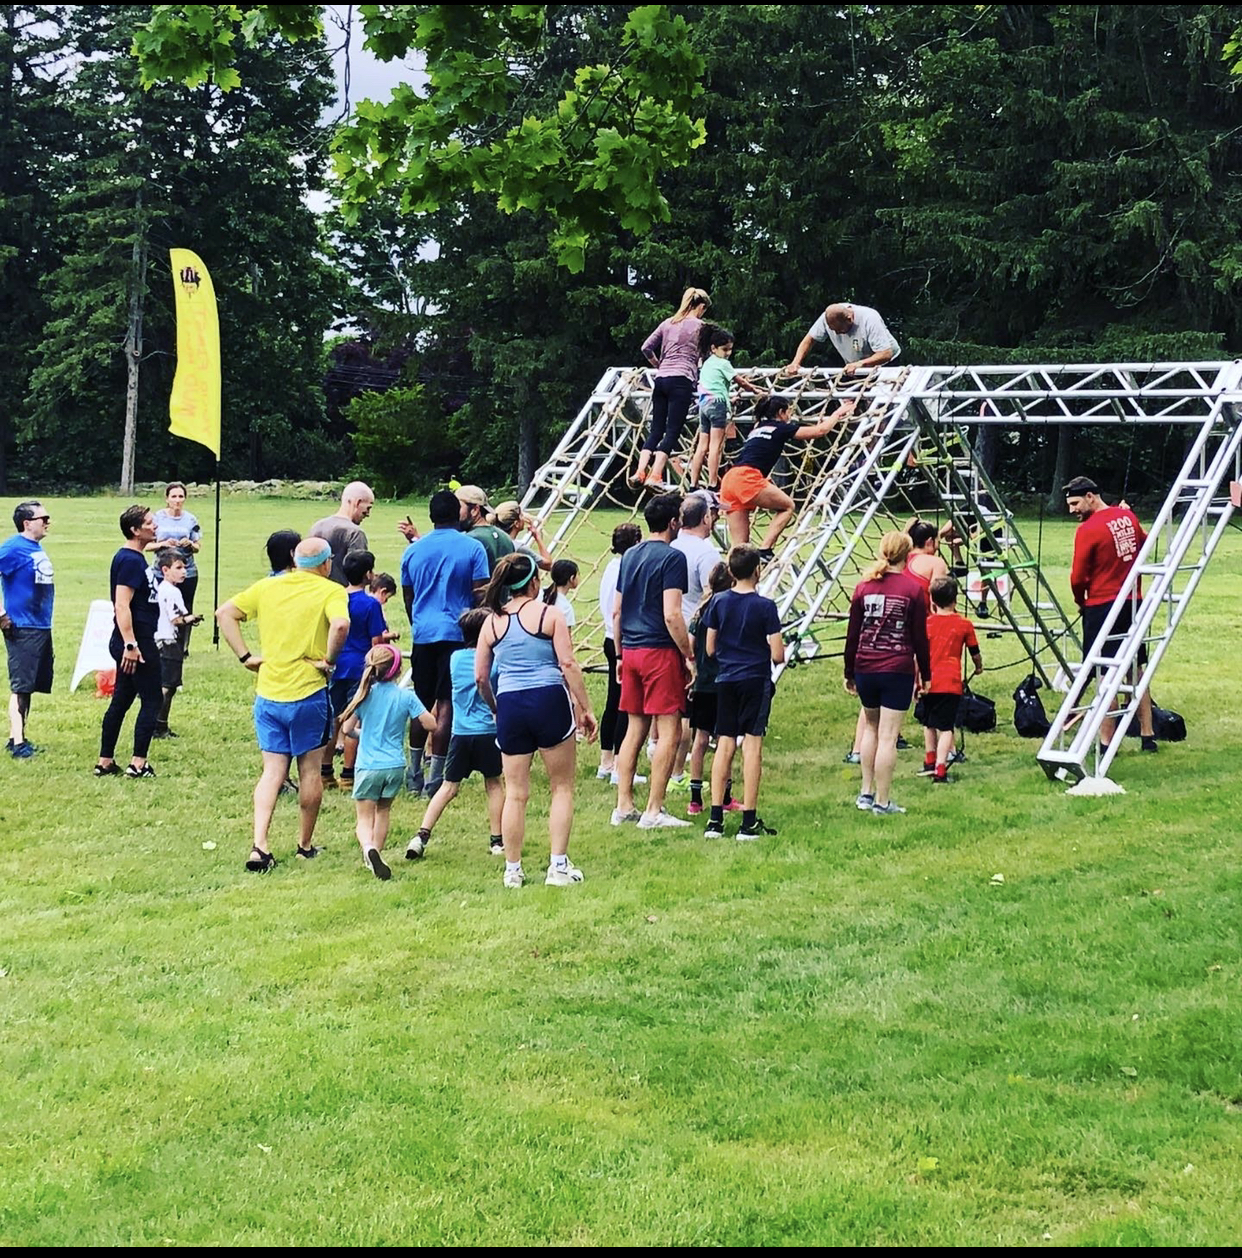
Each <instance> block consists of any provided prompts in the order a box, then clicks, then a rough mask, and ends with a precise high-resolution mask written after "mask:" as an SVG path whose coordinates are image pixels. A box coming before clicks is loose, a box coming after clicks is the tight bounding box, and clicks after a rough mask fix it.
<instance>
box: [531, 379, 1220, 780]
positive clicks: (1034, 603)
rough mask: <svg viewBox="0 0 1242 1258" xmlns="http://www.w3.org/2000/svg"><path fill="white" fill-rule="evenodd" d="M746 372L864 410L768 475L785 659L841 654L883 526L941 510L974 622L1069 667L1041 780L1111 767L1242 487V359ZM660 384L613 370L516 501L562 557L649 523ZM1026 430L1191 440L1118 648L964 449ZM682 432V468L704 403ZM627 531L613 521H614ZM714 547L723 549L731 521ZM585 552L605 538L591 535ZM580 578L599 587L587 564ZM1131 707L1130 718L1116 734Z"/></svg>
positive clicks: (742, 425) (581, 636)
mask: <svg viewBox="0 0 1242 1258" xmlns="http://www.w3.org/2000/svg"><path fill="white" fill-rule="evenodd" d="M747 375H748V376H749V377H750V378H751V379H752V380H754V381H755V382H756V383H760V384H763V385H765V386H767V387H769V388H774V389H776V390H777V391H779V392H781V393H782V394H785V395H788V396H789V397H790V398H791V399H792V400H793V402H794V403H795V407H796V415H797V417H798V418H799V419H800V420H802V421H804V422H805V423H807V424H811V423H815V422H816V421H817V420H818V419H820V418H822V417H824V416H825V415H828V414H830V413H831V412H832V411H833V410H835V409H836V408H837V406H838V405H839V404H840V403H841V402H842V401H845V400H850V399H853V400H854V401H855V402H856V409H855V413H854V415H853V417H852V418H850V419H849V420H847V421H845V422H843V423H842V424H840V425H838V427H837V428H836V429H835V430H834V431H833V432H832V433H831V434H830V435H829V436H828V437H826V438H823V439H820V440H818V441H815V442H811V443H807V444H805V445H803V444H802V443H798V447H797V448H796V449H794V448H793V447H792V446H791V447H790V449H789V453H788V455H787V457H786V458H785V459H783V460H782V462H781V463H780V464H778V466H777V469H776V471H775V473H774V479H776V480H777V482H778V483H779V484H781V485H782V487H783V488H785V489H786V490H787V492H788V493H789V494H790V495H791V496H792V498H793V499H794V502H795V504H796V508H797V514H796V516H795V519H794V521H793V522H792V523H791V525H790V527H789V528H788V529H787V530H786V531H785V533H784V534H783V535H782V537H781V540H780V543H779V546H778V548H777V551H776V555H775V558H774V560H773V561H772V563H770V564H769V565H768V567H767V570H766V572H765V575H764V582H763V590H764V592H765V593H766V594H768V595H769V596H770V597H771V598H773V599H774V600H775V601H776V603H777V606H778V608H779V609H780V614H781V623H782V625H783V626H784V629H785V637H786V642H787V664H786V667H790V666H797V665H798V664H799V663H803V662H806V661H810V660H814V659H817V658H820V659H823V658H830V657H831V656H832V655H834V654H839V653H840V650H841V649H842V647H843V643H844V637H845V631H846V623H847V619H848V610H849V600H850V596H851V594H852V592H853V588H854V585H855V583H856V582H857V580H858V579H859V574H860V573H861V571H862V569H863V568H864V567H865V566H866V565H867V564H868V563H870V561H871V559H872V558H873V556H874V554H875V545H876V542H877V541H878V538H879V535H880V534H881V533H882V532H884V531H886V530H887V529H889V528H904V527H905V525H906V524H907V522H908V521H909V519H910V518H911V517H912V516H915V515H919V516H921V517H922V518H925V519H930V518H937V519H939V520H941V521H943V522H944V523H945V524H946V525H947V526H950V527H949V528H948V529H947V533H948V539H947V540H948V542H949V546H948V549H949V551H950V554H951V562H952V565H953V566H954V567H955V568H956V569H958V570H960V571H963V572H964V573H966V574H968V580H967V590H968V600H969V602H970V603H971V610H972V615H973V616H974V617H975V618H976V619H978V620H981V621H986V622H987V623H986V628H987V630H988V631H989V632H990V633H1001V634H1009V635H1012V636H1013V637H1015V638H1016V639H1017V641H1018V642H1019V643H1020V644H1021V649H1022V652H1023V653H1024V654H1025V655H1027V656H1028V657H1029V658H1030V660H1031V662H1032V666H1033V669H1034V671H1035V672H1036V673H1038V674H1039V676H1040V677H1041V678H1042V680H1043V681H1044V682H1045V683H1046V684H1051V683H1052V681H1053V679H1054V677H1055V676H1056V675H1057V674H1060V675H1061V676H1062V677H1064V678H1069V679H1070V685H1069V691H1068V693H1067V694H1066V696H1065V699H1064V702H1063V703H1062V705H1061V708H1060V710H1059V711H1058V712H1057V714H1056V716H1055V718H1054V719H1053V720H1052V729H1051V732H1050V733H1049V735H1048V738H1047V739H1046V740H1045V742H1044V744H1043V746H1042V747H1041V749H1040V752H1039V756H1038V758H1039V761H1040V763H1041V764H1042V765H1043V766H1044V768H1045V771H1046V772H1047V773H1048V774H1049V776H1052V777H1056V778H1058V779H1065V780H1077V779H1079V778H1082V777H1084V776H1087V775H1088V774H1091V775H1093V776H1103V775H1104V774H1105V773H1106V772H1107V769H1108V765H1109V764H1110V763H1111V760H1112V757H1113V755H1114V754H1115V750H1114V749H1115V748H1116V747H1117V746H1118V745H1119V737H1120V734H1119V736H1118V739H1115V740H1114V742H1113V744H1112V747H1111V748H1109V749H1105V750H1104V751H1103V752H1101V750H1100V748H1099V745H1098V743H1099V737H1098V736H1099V730H1100V727H1101V725H1102V724H1103V722H1104V721H1105V720H1106V719H1107V717H1108V715H1109V713H1110V712H1112V711H1114V709H1115V707H1116V704H1117V702H1118V700H1119V698H1127V699H1129V698H1134V697H1137V696H1138V695H1140V694H1141V693H1142V692H1143V690H1144V689H1146V688H1147V687H1148V686H1149V685H1150V679H1151V676H1152V674H1153V672H1154V670H1155V668H1156V666H1157V665H1158V664H1159V661H1160V658H1161V657H1162V656H1163V654H1164V651H1165V650H1166V649H1167V646H1168V643H1169V641H1170V640H1171V638H1172V635H1173V632H1174V630H1175V629H1176V627H1177V624H1178V623H1179V622H1180V620H1181V618H1182V616H1183V614H1184V612H1185V609H1186V606H1187V604H1188V602H1189V600H1190V597H1191V595H1192V594H1193V592H1194V589H1195V587H1196V585H1197V584H1198V580H1199V578H1200V576H1201V575H1202V573H1203V570H1204V568H1205V567H1206V565H1207V563H1208V561H1209V560H1210V558H1211V556H1212V553H1213V551H1214V550H1215V548H1216V546H1217V544H1218V542H1219V540H1220V537H1221V535H1222V534H1223V532H1224V529H1225V527H1226V526H1227V524H1228V521H1229V517H1230V514H1231V511H1232V510H1233V508H1232V506H1231V504H1230V502H1229V499H1228V498H1227V497H1225V496H1223V490H1224V488H1225V486H1226V484H1227V482H1228V480H1229V479H1230V478H1231V477H1232V479H1233V480H1235V481H1236V480H1239V479H1242V470H1240V467H1239V458H1240V455H1239V449H1240V446H1242V363H1236V362H1221V363H1160V364H1134V363H1122V364H1104V365H1100V364H1073V365H1065V366H1055V365H1053V366H1049V365H1042V366H1041V365H1030V366H963V367H943V366H927V367H883V368H880V369H877V370H873V371H871V372H869V373H867V374H865V375H859V376H857V377H854V378H849V377H846V376H845V375H844V373H842V372H840V371H831V370H823V369H813V370H810V371H803V372H800V373H799V374H798V375H797V376H796V377H789V376H785V375H783V374H782V372H780V371H779V370H776V369H771V368H759V369H753V370H748V371H747ZM653 378H654V372H653V371H652V370H651V369H650V368H620V367H618V368H612V369H610V370H609V371H608V372H606V373H605V374H604V376H603V377H602V378H601V380H600V382H599V384H598V385H597V386H596V388H595V390H594V391H593V393H592V394H591V396H590V398H589V399H588V400H587V402H586V403H585V404H584V406H583V407H582V409H581V410H580V411H579V413H578V415H577V416H576V417H575V419H574V421H573V422H572V423H571V424H570V426H569V428H568V429H567V431H566V433H565V435H564V436H563V437H562V439H561V441H560V443H559V444H558V446H557V448H556V450H555V451H554V453H553V454H552V457H551V458H550V459H549V460H548V462H547V463H545V464H544V466H543V467H541V468H540V469H539V471H538V473H537V474H536V476H535V478H534V480H533V481H532V483H531V485H530V488H529V489H528V491H527V494H526V497H525V500H524V503H523V507H524V509H525V510H526V511H527V512H528V513H529V514H531V515H532V516H534V517H535V518H536V519H537V520H538V521H539V522H540V524H541V525H542V526H543V528H544V531H545V535H546V537H547V540H548V544H549V545H550V546H551V547H552V548H553V549H571V548H573V541H574V539H575V537H576V536H577V535H578V533H579V531H580V530H581V529H583V528H591V517H592V513H593V512H594V511H595V510H596V509H597V508H600V507H606V508H612V509H613V510H616V511H620V512H622V513H624V514H623V516H622V517H621V518H626V517H628V518H633V517H635V516H637V514H638V512H639V509H640V505H641V504H640V491H639V490H638V489H637V488H636V487H634V486H633V485H631V484H630V482H629V480H628V477H629V474H630V472H631V470H632V469H633V468H634V467H635V465H636V464H637V461H638V451H639V449H640V447H641V444H642V440H643V437H644V435H645V433H646V431H647V429H648V425H649V419H650V411H651V390H652V383H653ZM755 400H756V399H754V398H753V396H752V395H746V396H745V397H744V398H743V399H742V400H741V401H740V402H739V404H738V406H737V408H736V411H735V415H734V420H735V423H736V425H737V427H738V429H739V431H740V433H741V435H743V436H744V434H745V433H746V431H747V430H748V429H749V427H750V425H751V424H752V423H753V421H754V403H755ZM1027 424H1039V425H1049V424H1073V425H1086V424H1090V425H1108V426H1113V427H1125V426H1128V425H1131V424H1162V425H1179V426H1187V427H1189V428H1190V429H1191V430H1192V434H1193V435H1192V436H1191V438H1190V442H1189V452H1188V454H1187V456H1186V459H1185V462H1184V463H1183V465H1182V467H1181V469H1180V471H1179V473H1178V475H1177V477H1176V478H1175V480H1174V481H1173V483H1172V485H1171V486H1170V489H1169V493H1168V496H1167V497H1166V500H1165V502H1164V505H1163V506H1162V507H1161V509H1160V511H1159V512H1158V513H1157V516H1156V520H1155V522H1154V523H1153V526H1152V529H1151V533H1150V534H1149V537H1148V541H1147V542H1146V543H1145V545H1144V547H1143V550H1142V552H1141V553H1140V555H1139V557H1138V560H1137V561H1136V563H1135V566H1134V570H1133V572H1132V574H1131V584H1130V585H1128V586H1127V588H1126V590H1123V592H1122V597H1123V598H1124V597H1126V596H1127V595H1128V594H1129V593H1130V592H1131V591H1133V590H1134V588H1135V584H1136V583H1137V582H1138V581H1140V580H1141V579H1145V580H1146V582H1147V586H1146V589H1145V597H1144V599H1143V601H1142V603H1141V604H1140V605H1139V606H1140V612H1139V614H1137V615H1136V616H1135V617H1134V623H1133V626H1132V628H1131V629H1130V631H1129V632H1128V633H1126V634H1124V635H1120V636H1116V637H1113V636H1109V632H1108V631H1109V630H1110V629H1111V628H1112V625H1113V621H1112V618H1110V620H1109V623H1108V624H1107V625H1106V626H1105V630H1104V633H1103V634H1102V635H1101V641H1100V643H1098V644H1097V645H1096V646H1095V647H1093V649H1092V651H1091V653H1090V655H1089V657H1088V659H1087V660H1086V661H1085V662H1084V661H1083V656H1082V648H1081V643H1080V640H1079V638H1078V633H1077V629H1076V619H1077V617H1076V615H1074V616H1071V615H1069V614H1067V612H1066V610H1065V608H1064V607H1063V605H1062V603H1061V602H1060V600H1059V598H1058V596H1057V594H1056V593H1055V592H1054V590H1053V589H1052V587H1051V586H1050V585H1049V583H1048V582H1047V581H1046V579H1045V578H1044V576H1043V573H1042V572H1041V571H1040V565H1039V562H1038V556H1037V554H1035V553H1034V552H1032V550H1031V548H1030V547H1029V546H1028V544H1027V542H1026V540H1025V539H1024V537H1023V536H1022V534H1021V532H1020V530H1019V528H1018V525H1017V522H1016V520H1015V519H1014V516H1013V513H1012V512H1011V511H1010V510H1009V509H1008V507H1007V506H1006V505H1005V503H1004V501H1003V499H1002V497H1001V495H1000V493H999V491H998V490H997V488H996V486H995V485H993V484H992V483H991V481H990V480H989V478H988V477H987V475H986V473H985V472H984V470H983V468H982V467H981V466H980V464H979V461H978V459H977V458H976V456H975V452H974V449H973V446H972V443H971V440H970V434H971V432H972V431H973V430H974V429H976V428H978V427H979V426H981V425H997V426H1001V427H1014V426H1019V425H1027ZM686 429H687V432H686V433H685V434H684V435H683V442H682V448H681V450H680V452H679V458H680V465H681V466H684V465H685V464H686V463H688V462H689V457H690V454H691V451H692V448H693V442H694V439H695V436H696V432H697V424H696V423H695V422H694V413H693V412H691V422H689V423H687V425H686ZM677 465H678V461H677V460H676V459H675V460H674V466H677ZM617 522H618V517H616V516H611V517H610V518H609V527H611V525H612V524H615V523H617ZM756 527H758V525H756ZM756 535H758V534H757V533H756ZM718 540H719V542H720V544H721V546H722V548H724V547H726V546H727V538H726V537H725V535H724V533H723V530H722V532H721V535H720V537H719V539H718ZM579 549H580V550H581V551H583V552H584V553H598V552H599V550H600V549H601V547H600V545H599V542H598V540H596V541H595V542H593V544H592V545H590V546H589V547H581V548H579ZM1161 554H1163V558H1160V557H1159V556H1160V555H1161ZM606 558H607V557H606V556H605V557H604V558H603V559H601V560H600V561H599V564H598V565H597V566H602V564H603V563H604V562H606ZM582 575H583V585H584V586H587V585H589V580H588V579H589V576H590V573H588V572H586V571H584V572H583V574H582ZM981 627H985V626H983V625H981ZM575 637H576V638H577V640H578V642H579V644H580V645H585V646H586V647H587V650H588V661H589V662H590V660H591V659H592V658H593V656H592V655H591V652H592V651H594V652H595V653H596V654H598V652H599V649H600V647H601V643H602V637H603V627H602V625H601V624H600V623H599V613H598V608H596V607H595V606H594V605H592V606H591V607H590V608H589V609H587V608H583V609H581V610H580V612H579V619H578V628H577V629H576V630H575ZM1144 645H1145V646H1146V647H1147V649H1148V653H1149V656H1150V664H1149V666H1148V669H1147V671H1146V673H1145V674H1144V676H1143V677H1142V678H1141V679H1139V678H1138V677H1137V675H1136V673H1135V668H1134V666H1135V661H1136V659H1137V657H1138V654H1139V651H1140V647H1141V646H1144ZM1097 674H1098V677H1099V684H1098V686H1096V685H1094V684H1093V681H1094V678H1095V676H1096V675H1097ZM1132 711H1133V707H1130V708H1127V709H1126V710H1125V711H1124V712H1123V714H1122V726H1121V731H1120V732H1124V727H1125V723H1126V721H1128V719H1129V716H1130V714H1131V713H1132Z"/></svg>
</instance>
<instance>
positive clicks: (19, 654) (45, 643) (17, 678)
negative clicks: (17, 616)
mask: <svg viewBox="0 0 1242 1258" xmlns="http://www.w3.org/2000/svg"><path fill="white" fill-rule="evenodd" d="M4 645H5V648H6V650H7V651H8V656H9V689H10V690H11V691H12V692H13V694H15V695H50V694H51V693H52V664H53V656H52V631H51V630H50V629H20V628H18V627H17V626H16V625H14V626H13V628H12V629H10V630H9V631H8V633H6V634H5V635H4Z"/></svg>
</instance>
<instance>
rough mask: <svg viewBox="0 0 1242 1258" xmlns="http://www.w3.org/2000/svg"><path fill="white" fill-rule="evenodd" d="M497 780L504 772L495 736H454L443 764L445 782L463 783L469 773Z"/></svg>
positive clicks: (450, 740)
mask: <svg viewBox="0 0 1242 1258" xmlns="http://www.w3.org/2000/svg"><path fill="white" fill-rule="evenodd" d="M475 772H477V773H478V774H479V775H480V776H482V777H485V778H498V777H500V775H501V774H502V773H503V772H504V765H503V764H502V762H501V759H500V748H499V747H497V746H496V735H495V734H454V735H453V737H452V738H450V739H449V749H448V759H447V760H445V762H444V780H445V781H446V782H464V781H465V780H466V779H467V778H468V777H469V776H470V775H471V773H475Z"/></svg>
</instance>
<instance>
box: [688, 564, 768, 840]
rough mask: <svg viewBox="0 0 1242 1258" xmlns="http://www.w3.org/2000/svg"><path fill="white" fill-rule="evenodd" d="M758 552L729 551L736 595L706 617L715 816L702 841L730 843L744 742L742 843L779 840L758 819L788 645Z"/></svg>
mask: <svg viewBox="0 0 1242 1258" xmlns="http://www.w3.org/2000/svg"><path fill="white" fill-rule="evenodd" d="M759 567H760V559H759V551H758V550H756V549H755V547H753V546H735V547H734V548H733V549H732V550H731V551H730V552H729V571H730V572H731V573H732V574H733V582H734V585H733V589H731V590H726V591H724V592H723V593H721V594H717V595H715V596H714V597H713V598H712V600H711V602H710V603H708V605H707V607H706V609H705V610H704V612H703V624H704V625H706V626H707V653H708V655H714V656H715V657H716V661H717V665H718V671H717V674H716V758H715V759H714V760H713V761H712V812H711V818H710V820H709V821H708V823H707V829H706V830H704V832H703V837H704V838H707V839H721V838H723V837H724V804H725V783H726V782H727V780H728V778H729V775H730V774H731V773H732V771H733V754H734V752H735V751H736V750H737V744H738V742H739V741H740V742H741V744H742V781H743V790H742V828H741V829H740V830H739V831H738V832H737V837H738V841H739V842H749V841H752V840H754V839H758V838H761V837H762V836H763V835H765V834H768V835H771V834H775V833H776V831H775V830H774V829H772V827H771V826H766V825H764V823H763V822H762V821H761V820H760V819H759V816H758V811H757V810H758V807H759V778H760V776H761V775H762V772H763V736H764V734H766V733H767V729H768V716H769V714H770V713H771V710H772V665H773V664H781V663H784V660H785V641H784V639H783V638H782V637H781V618H780V614H779V613H778V612H777V610H776V604H775V603H774V602H773V601H772V600H771V599H770V598H765V597H764V596H763V595H762V594H760V593H759V590H758V585H759Z"/></svg>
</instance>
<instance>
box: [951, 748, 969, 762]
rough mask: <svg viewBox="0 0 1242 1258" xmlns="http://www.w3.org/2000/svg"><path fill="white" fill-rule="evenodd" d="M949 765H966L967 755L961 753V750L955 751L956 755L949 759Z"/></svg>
mask: <svg viewBox="0 0 1242 1258" xmlns="http://www.w3.org/2000/svg"><path fill="white" fill-rule="evenodd" d="M949 763H950V764H965V763H966V753H965V752H964V751H960V750H959V751H955V752H954V753H953V754H952V755H951V756H950V757H949Z"/></svg>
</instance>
